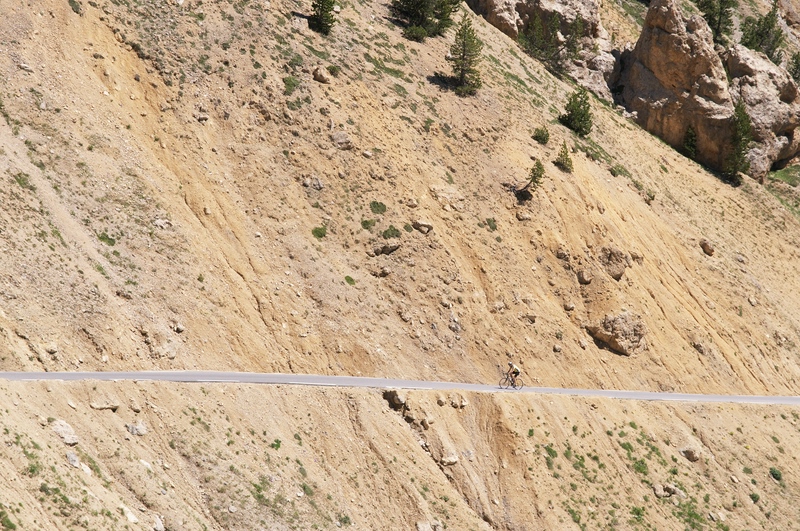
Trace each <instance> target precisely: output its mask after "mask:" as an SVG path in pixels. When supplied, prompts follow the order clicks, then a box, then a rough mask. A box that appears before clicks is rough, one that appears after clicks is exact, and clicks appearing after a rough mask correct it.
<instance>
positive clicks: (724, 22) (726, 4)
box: [697, 0, 739, 44]
mask: <svg viewBox="0 0 800 531" xmlns="http://www.w3.org/2000/svg"><path fill="white" fill-rule="evenodd" d="M737 5H739V2H738V0H697V8H698V9H700V11H701V12H702V13H703V18H704V19H706V22H708V26H709V27H710V28H711V33H712V34H713V35H714V42H715V43H717V44H725V42H726V41H727V39H728V37H730V36H731V33H732V32H733V10H734V8H735V7H736V6H737Z"/></svg>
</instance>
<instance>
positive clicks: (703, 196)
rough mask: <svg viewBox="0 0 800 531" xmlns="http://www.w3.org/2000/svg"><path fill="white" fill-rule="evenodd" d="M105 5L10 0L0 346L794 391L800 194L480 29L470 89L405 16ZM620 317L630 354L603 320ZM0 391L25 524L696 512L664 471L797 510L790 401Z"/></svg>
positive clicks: (234, 365) (745, 503) (308, 369)
mask: <svg viewBox="0 0 800 531" xmlns="http://www.w3.org/2000/svg"><path fill="white" fill-rule="evenodd" d="M95 3H96V4H97V6H94V5H93V4H90V3H89V2H82V1H81V2H79V3H78V4H76V5H77V7H78V8H79V9H78V10H79V11H80V12H81V13H82V15H79V14H77V13H76V12H75V11H74V10H73V8H72V7H71V6H70V3H69V2H62V1H61V0H58V1H56V0H42V1H41V2H35V3H31V5H27V4H24V3H20V2H17V1H15V0H0V13H2V15H3V16H2V20H0V100H2V113H3V114H2V119H0V176H2V178H3V179H4V181H3V185H2V186H0V205H1V206H2V208H0V251H2V252H0V369H2V370H30V371H42V370H47V371H65V370H87V371H97V370H99V371H115V370H159V369H169V370H181V369H208V370H242V371H264V372H287V373H288V372H296V373H319V374H342V375H345V374H348V375H363V376H379V377H383V376H385V377H396V378H419V379H429V380H450V381H462V382H479V383H495V382H496V381H498V380H499V366H500V367H505V366H506V362H507V361H509V360H512V361H514V363H516V364H517V365H518V366H519V367H520V368H521V369H522V371H523V378H524V379H525V381H526V382H527V384H529V385H535V386H552V387H560V386H564V387H579V388H606V389H611V388H616V389H644V390H652V391H677V392H693V393H701V392H712V393H739V394H786V395H789V394H791V395H796V394H798V383H797V381H798V378H799V377H800V368H798V365H797V356H796V350H797V345H799V344H800V335H799V334H800V317H798V312H797V311H796V308H797V307H798V303H799V302H800V301H798V294H800V278H798V276H797V274H796V271H797V267H798V263H800V256H798V253H799V252H800V251H798V249H800V223H798V220H797V218H796V217H794V216H793V214H792V213H791V211H790V210H789V209H787V208H786V207H784V205H782V204H781V203H780V202H779V201H778V200H777V199H776V198H775V197H773V195H771V194H770V193H769V192H768V191H767V190H766V189H765V188H763V187H761V186H758V185H757V184H756V183H754V182H752V181H748V182H747V183H746V184H745V185H744V186H742V187H740V188H731V187H729V186H728V185H726V184H724V183H723V182H721V181H720V180H719V179H718V178H717V177H715V176H713V175H711V174H709V173H708V172H706V171H704V170H703V169H702V168H701V167H700V166H698V165H697V164H695V163H693V162H691V161H688V160H687V159H686V158H684V157H683V156H681V155H679V154H678V153H676V152H675V151H674V150H673V149H671V148H670V147H669V146H668V145H666V144H664V143H663V142H661V141H659V140H657V139H655V138H654V137H653V136H651V135H649V134H647V133H646V132H644V131H643V130H642V129H641V128H640V127H639V126H637V125H636V124H634V123H631V122H630V121H628V120H626V119H624V118H622V117H621V116H619V115H618V114H617V113H615V112H614V111H613V110H612V109H610V108H609V107H608V106H606V105H603V104H601V103H599V102H597V101H596V100H592V111H593V113H594V127H593V130H592V133H591V134H590V135H589V138H588V139H579V138H577V137H575V136H574V135H573V134H572V133H571V132H570V131H569V130H567V129H565V128H564V127H562V126H561V125H560V124H559V123H558V121H557V116H558V115H559V114H561V113H562V112H563V109H564V105H565V103H566V101H567V97H568V95H569V94H570V93H571V92H572V91H573V90H574V87H573V86H572V85H569V84H567V83H565V82H563V81H561V80H558V79H555V78H553V77H552V76H550V75H549V74H548V73H547V72H546V71H545V70H544V68H542V66H541V65H539V64H537V63H536V62H534V61H532V60H530V59H529V58H527V57H525V56H524V55H523V54H522V53H521V52H520V51H519V50H518V49H517V48H516V47H515V45H514V43H513V42H511V41H509V40H508V39H507V38H506V37H505V36H502V35H500V34H498V32H497V31H496V30H495V29H494V28H492V27H491V26H489V25H488V24H487V23H485V22H484V21H482V20H480V19H478V18H475V19H474V25H475V27H476V31H477V32H478V35H479V37H480V38H481V39H483V40H484V41H485V43H486V47H485V49H484V59H483V62H482V63H481V66H480V68H481V73H482V77H483V79H484V86H483V87H482V88H481V89H480V90H479V91H478V93H477V95H476V96H475V97H472V98H459V97H456V96H455V95H454V94H453V93H452V92H451V91H449V90H447V87H446V86H443V82H442V77H443V76H442V74H447V70H446V69H447V62H446V60H445V56H446V54H447V52H448V50H449V48H450V44H451V41H450V39H451V37H450V36H449V35H448V36H446V37H444V38H441V39H431V40H429V41H426V42H425V43H424V44H418V43H413V42H409V41H407V40H404V39H403V38H402V35H401V29H400V28H398V27H397V26H395V25H394V24H393V23H392V22H391V21H390V20H388V9H387V7H386V5H385V4H380V3H366V2H364V3H361V2H358V3H356V4H345V5H342V6H341V10H340V13H339V15H338V16H337V23H336V25H335V26H334V28H333V31H332V34H331V36H330V37H328V38H323V37H321V36H320V35H317V34H315V33H313V32H310V31H309V30H308V29H307V24H306V23H305V22H306V21H305V19H304V18H303V17H302V16H299V15H304V14H308V13H309V12H310V3H308V5H306V4H301V3H294V2H289V1H286V2H265V1H259V2H255V1H251V2H236V3H234V4H228V3H225V4H215V3H212V2H203V3H202V4H200V3H199V2H197V1H192V0H186V1H184V2H180V3H179V2H166V3H165V2H158V3H149V2H146V1H142V2H140V3H136V2H129V3H125V2H113V1H108V2H95ZM293 12H296V13H298V14H299V15H293V14H292V13H293ZM318 67H322V68H324V70H325V71H326V72H328V73H329V74H330V81H331V82H330V83H320V82H318V81H315V80H314V74H313V73H314V71H315V70H317V68H318ZM319 72H320V73H321V72H322V71H321V70H320V71H319ZM437 73H438V74H439V75H437ZM676 75H677V74H676ZM318 77H321V76H318ZM713 88H714V87H713V86H711V85H710V86H709V87H706V88H703V89H702V90H704V91H705V92H704V94H714V91H713ZM697 90H698V91H699V90H700V88H698V89H697ZM709 101H714V100H709ZM715 105H719V106H721V107H724V105H723V104H722V103H715ZM540 126H547V128H548V129H549V132H550V140H549V142H548V143H547V144H546V145H541V144H539V143H538V142H536V141H534V140H533V139H532V136H531V135H532V133H533V130H534V129H535V128H537V127H540ZM563 142H566V143H567V145H568V147H569V148H570V156H571V158H572V160H573V163H574V171H573V173H570V174H567V173H564V172H562V171H561V170H559V169H558V168H557V167H556V166H555V165H554V164H553V160H554V159H555V158H556V156H557V153H558V151H559V148H560V146H561V145H562V143H563ZM346 147H349V149H344V148H346ZM367 152H368V153H370V156H367V155H365V153H367ZM532 157H534V158H538V159H540V160H541V161H542V162H543V164H544V166H545V177H544V180H543V184H542V185H541V186H540V187H539V188H538V189H537V190H534V191H533V193H532V197H531V198H530V199H529V200H528V201H526V202H522V203H520V202H518V200H517V198H516V197H515V196H514V195H513V194H512V193H511V189H512V188H513V187H514V185H517V186H520V187H521V186H522V185H524V183H525V182H527V179H528V174H529V170H530V168H531V166H532V165H533V160H532ZM787 187H788V185H787ZM790 206H791V205H790ZM702 240H705V241H706V242H710V244H711V245H712V246H713V249H714V252H713V254H712V255H708V254H706V253H705V252H704V251H703V248H702V247H701V245H700V242H701V241H702ZM376 249H377V250H379V251H380V252H376ZM389 249H391V251H390V252H387V251H388V250H389ZM384 250H387V251H384ZM579 271H583V272H584V273H583V274H582V275H581V277H582V278H583V280H584V281H587V280H590V281H589V282H588V283H586V284H584V283H581V281H580V280H579V275H578V272H579ZM622 314H626V315H631V316H637V318H638V319H639V320H640V321H635V322H636V323H638V322H641V324H642V327H641V330H643V331H645V332H644V334H643V337H642V339H643V341H644V343H642V344H646V346H647V348H646V349H631V352H630V354H631V355H630V356H621V355H619V354H616V353H614V352H613V351H612V350H610V349H609V348H608V346H607V345H604V344H603V343H602V342H595V341H594V340H593V338H592V337H591V336H590V335H589V333H588V332H587V327H589V326H592V325H597V324H598V323H602V322H603V321H604V319H605V317H606V316H607V315H608V316H619V315H622ZM612 324H613V323H612ZM610 328H611V330H612V331H613V329H614V327H613V326H610ZM637 344H638V343H637ZM555 346H558V347H559V348H558V349H556V348H554V347H555ZM0 387H2V389H0V391H2V392H0V412H1V413H2V414H0V422H2V425H3V428H4V429H5V430H7V432H5V435H3V437H5V439H4V442H5V445H4V446H3V448H5V449H6V452H5V453H4V454H3V455H2V457H0V460H2V463H3V466H2V467H0V469H2V471H3V472H2V473H3V474H4V476H3V481H0V503H3V504H4V506H3V507H2V508H0V510H2V511H5V513H6V514H7V516H8V518H9V519H10V520H11V521H12V522H13V523H15V524H17V525H18V527H17V528H18V529H63V530H66V529H74V528H79V527H88V528H90V529H92V528H96V529H120V528H122V527H123V526H125V525H129V526H130V527H131V528H142V529H151V528H154V527H156V526H157V519H158V521H159V522H161V523H162V524H163V526H164V528H166V529H202V528H203V526H205V527H206V528H208V529H259V528H263V529H292V528H294V529H311V528H313V526H314V525H316V526H317V527H318V528H323V529H326V528H327V529H333V528H335V527H336V524H337V523H339V524H340V525H342V526H343V527H344V528H347V526H348V523H350V524H353V525H352V528H355V529H414V528H415V527H418V525H417V524H420V525H421V526H422V528H423V529H424V528H425V526H428V527H430V528H431V529H434V528H435V527H434V526H435V523H436V522H441V523H446V524H447V526H448V529H488V528H490V526H491V527H493V528H495V529H520V528H522V527H523V526H526V525H527V526H529V528H531V529H569V528H570V526H572V527H571V528H577V527H578V523H577V522H576V521H575V520H576V519H577V518H578V517H580V522H581V523H587V522H590V523H591V525H590V527H591V526H594V523H595V522H597V526H596V527H601V526H610V525H612V524H613V525H616V526H617V527H619V528H624V526H625V525H628V524H627V522H629V521H630V520H631V519H632V518H638V517H641V518H642V519H643V521H645V522H648V523H649V524H650V525H651V526H654V527H656V528H659V529H669V528H682V527H683V526H684V525H688V524H686V523H685V522H684V521H683V520H681V519H680V518H679V517H676V516H674V514H673V512H675V511H676V508H675V505H673V500H677V501H678V503H679V504H680V503H685V502H683V501H681V500H682V498H681V500H679V499H678V498H674V497H673V496H679V495H678V494H677V491H674V492H676V494H671V495H670V496H669V497H666V494H667V493H668V492H670V489H668V488H667V487H668V486H669V485H675V487H677V488H679V489H682V491H683V492H686V493H687V495H688V496H689V497H690V498H691V497H693V498H694V499H695V500H696V502H694V503H695V504H696V505H695V507H694V509H693V510H696V511H697V512H698V514H701V515H703V518H706V517H707V516H708V514H709V513H713V514H714V517H715V518H721V517H720V516H719V515H720V514H723V516H722V517H724V518H725V519H726V520H725V523H726V525H729V526H730V528H731V529H745V528H753V529H755V528H757V527H759V526H760V522H763V521H766V520H765V518H766V516H765V511H770V514H771V516H770V518H771V519H770V520H769V522H782V523H783V522H793V521H794V516H795V513H796V510H795V508H796V506H797V503H796V502H797V497H798V486H797V483H796V481H795V479H794V472H795V471H794V469H793V467H794V464H793V463H795V457H797V453H798V450H797V449H798V448H800V441H798V440H797V437H796V434H797V433H798V432H797V426H796V425H795V422H796V420H797V417H796V413H797V412H795V411H794V410H793V409H792V408H783V407H756V406H737V407H733V406H727V405H715V406H708V405H697V404H676V405H664V404H649V403H646V404H639V403H630V402H620V401H612V400H574V399H571V398H568V397H556V396H548V395H545V396H533V395H527V394H523V393H516V394H499V395H492V394H468V393H460V392H453V393H449V394H448V393H444V394H442V395H437V394H436V393H424V392H410V393H409V395H408V399H407V404H409V408H408V410H407V411H406V412H402V413H401V412H397V411H394V410H391V409H390V408H389V406H388V404H387V402H386V401H385V400H384V399H383V397H382V396H381V393H380V392H378V391H366V390H346V389H343V390H333V389H331V390H325V389H322V390H320V389H307V388H295V387H279V388H264V387H251V386H238V385H219V384H214V385H212V384H208V385H176V384H148V383H138V384H134V383H99V382H95V383H93V382H86V383H81V384H69V385H68V384H62V383H52V384H5V383H4V384H2V385H0ZM440 403H441V404H440ZM92 404H94V406H95V407H92ZM453 404H455V407H454V406H453ZM59 421H63V422H65V423H67V424H68V425H69V426H70V427H71V428H72V429H73V430H74V433H75V436H76V438H77V443H76V444H75V445H74V446H67V445H65V444H64V440H63V439H62V438H61V437H60V436H59V435H58V434H57V433H56V432H55V431H54V430H53V429H52V428H53V424H55V423H58V422H59ZM140 421H141V422H140ZM631 423H633V424H634V425H635V427H634V426H633V425H632V424H631ZM56 425H57V426H61V424H60V423H58V424H56ZM126 426H132V427H133V428H134V429H133V431H129V429H128V428H126ZM426 426H427V429H426ZM573 426H575V428H574V429H573ZM140 427H144V428H145V429H144V430H142V429H140ZM59 429H60V428H59ZM530 430H533V431H532V432H531V431H530ZM608 432H611V433H610V434H609V433H608ZM620 432H624V435H620ZM529 433H532V434H531V435H530V436H529ZM295 435H297V437H295ZM276 439H278V440H280V441H281V444H280V445H278V444H277V443H276ZM70 440H72V439H70ZM420 441H422V442H420ZM301 442H302V444H301ZM423 443H424V444H423ZM621 443H622V444H625V443H628V444H629V445H630V447H631V448H632V450H628V449H627V445H626V446H622V445H621ZM548 444H550V445H552V446H551V450H552V451H555V452H556V454H557V455H556V456H551V455H550V454H549V453H548V451H547V450H546V449H545V448H546V447H547V445H548ZM648 444H649V445H652V446H653V447H654V448H656V449H657V450H658V452H656V450H654V449H652V448H651V446H649V445H648ZM271 445H275V446H279V448H274V447H272V446H271ZM690 446H691V447H693V448H697V449H698V450H699V451H700V454H699V455H700V456H701V457H700V459H699V460H698V461H697V462H695V463H691V464H690V463H689V462H688V461H687V460H686V459H685V458H684V457H682V456H681V455H680V453H679V450H680V449H683V448H686V447H690ZM628 452H630V456H629V455H628ZM68 453H69V454H68ZM72 454H74V455H72ZM68 455H69V457H68ZM659 455H660V457H659ZM593 456H596V459H595V457H593ZM648 456H649V457H648ZM673 457H674V458H675V460H673ZM76 458H77V461H76ZM581 458H583V459H581ZM548 459H550V460H551V461H548ZM662 459H663V462H662ZM640 461H641V462H640ZM143 462H144V463H143ZM548 463H550V466H552V468H550V466H548ZM579 463H583V467H582V466H581V464H579ZM76 464H77V466H76ZM601 464H602V465H604V466H603V467H601V466H600V465H601ZM643 464H646V465H647V466H646V469H645V467H644V466H643ZM770 467H774V468H776V469H779V470H780V471H781V472H782V480H781V481H782V482H783V483H780V482H779V481H777V480H773V479H770V476H769V475H768V474H769V469H770ZM673 468H674V469H675V472H673V471H672V469H673ZM745 468H747V469H748V470H750V472H751V473H752V475H750V473H746V472H744V469H745ZM637 470H638V471H637ZM644 470H647V474H645V473H644ZM731 476H735V477H737V478H738V480H737V482H734V481H733V480H731V479H730V478H731ZM643 479H645V480H647V481H649V482H650V483H652V484H656V483H657V484H659V485H662V487H663V488H662V489H661V490H659V493H663V494H665V497H664V498H659V500H666V501H665V502H663V503H662V502H661V501H656V496H655V493H654V491H653V488H652V487H650V486H648V485H647V484H645V483H643V481H642V480H643ZM750 479H755V480H756V483H755V484H753V483H752V482H751V481H750ZM304 484H305V488H304V487H303V485H304ZM43 485H44V486H43ZM573 485H574V487H573ZM698 485H699V486H698ZM54 489H59V491H55V490H54ZM59 493H61V494H63V495H64V496H66V497H68V500H65V499H64V498H63V497H62V496H61V495H60V494H59ZM751 493H753V494H759V496H760V501H759V503H753V501H752V499H751V498H750V494H751ZM706 494H708V501H706V500H705V495H706ZM645 496H647V499H645ZM690 498H687V499H690ZM312 502H313V503H312ZM19 503H22V506H20V505H19ZM12 505H14V508H13V509H12V507H11V506H12ZM640 508H643V511H644V512H643V513H642V511H640V510H639V509H640ZM684 508H686V507H684ZM762 508H763V511H762ZM231 509H233V510H231ZM687 510H688V509H687ZM128 515H131V516H134V517H135V518H136V519H138V523H136V524H134V523H132V521H131V519H130V518H129V516H128ZM573 515H574V516H573ZM614 522H616V524H614ZM631 525H633V524H631ZM137 526H138V527H137Z"/></svg>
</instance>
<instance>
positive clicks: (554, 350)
mask: <svg viewBox="0 0 800 531" xmlns="http://www.w3.org/2000/svg"><path fill="white" fill-rule="evenodd" d="M553 352H561V345H559V344H555V345H553Z"/></svg>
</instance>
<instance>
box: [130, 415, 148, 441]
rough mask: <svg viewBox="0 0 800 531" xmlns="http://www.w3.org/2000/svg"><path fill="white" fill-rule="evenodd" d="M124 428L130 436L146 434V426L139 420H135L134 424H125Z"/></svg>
mask: <svg viewBox="0 0 800 531" xmlns="http://www.w3.org/2000/svg"><path fill="white" fill-rule="evenodd" d="M125 428H126V429H127V430H128V433H130V434H131V435H137V436H139V437H141V436H142V435H144V434H146V433H147V426H145V425H144V422H143V421H142V420H141V419H140V420H137V421H136V423H135V424H126V425H125Z"/></svg>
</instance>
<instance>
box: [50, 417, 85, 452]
mask: <svg viewBox="0 0 800 531" xmlns="http://www.w3.org/2000/svg"><path fill="white" fill-rule="evenodd" d="M50 427H51V428H52V430H53V431H54V432H55V434H56V435H58V436H59V437H61V440H63V441H64V444H66V445H67V446H75V445H76V444H78V436H77V435H75V430H73V429H72V426H70V425H69V424H67V422H66V421H63V420H61V419H58V420H56V421H54V422H53V423H52V424H50Z"/></svg>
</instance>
